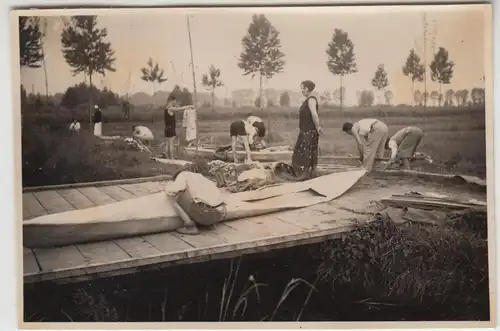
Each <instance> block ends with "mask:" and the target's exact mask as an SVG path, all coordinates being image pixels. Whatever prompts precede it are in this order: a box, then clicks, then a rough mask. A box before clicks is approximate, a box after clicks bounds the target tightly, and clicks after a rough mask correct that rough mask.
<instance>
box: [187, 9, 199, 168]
mask: <svg viewBox="0 0 500 331" xmlns="http://www.w3.org/2000/svg"><path fill="white" fill-rule="evenodd" d="M186 18H187V29H188V36H189V51H190V53H191V69H192V72H193V105H194V108H195V114H196V117H198V116H197V115H198V104H197V99H196V74H195V70H194V56H193V43H192V40H191V25H190V22H189V14H187V16H186ZM199 134H200V133H199V132H198V118H196V154H195V158H196V159H198V148H199V147H198V146H199V141H200V140H199V139H198V137H199Z"/></svg>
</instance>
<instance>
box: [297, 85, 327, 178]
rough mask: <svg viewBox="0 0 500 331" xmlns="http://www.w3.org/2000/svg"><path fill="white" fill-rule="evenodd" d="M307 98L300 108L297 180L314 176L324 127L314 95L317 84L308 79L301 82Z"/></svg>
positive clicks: (303, 92)
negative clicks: (320, 136)
mask: <svg viewBox="0 0 500 331" xmlns="http://www.w3.org/2000/svg"><path fill="white" fill-rule="evenodd" d="M300 87H301V92H302V95H303V96H304V97H305V98H306V99H305V100H304V102H303V103H302V105H301V106H300V110H299V130H300V132H299V136H298V137H297V142H296V144H295V148H294V151H293V157H292V166H293V171H294V175H295V177H296V178H295V179H296V180H306V179H309V178H311V177H312V175H313V172H314V170H315V169H316V166H317V165H318V148H319V135H320V134H321V133H322V132H323V129H322V128H321V127H320V125H319V117H318V100H317V99H316V97H314V96H312V95H311V93H312V92H313V91H314V88H315V87H316V85H315V84H314V83H313V82H312V81H310V80H306V81H303V82H302V83H301V84H300Z"/></svg>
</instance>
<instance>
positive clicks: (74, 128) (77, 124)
mask: <svg viewBox="0 0 500 331" xmlns="http://www.w3.org/2000/svg"><path fill="white" fill-rule="evenodd" d="M69 130H70V131H75V132H79V131H80V122H78V121H77V120H76V119H75V118H73V119H72V120H71V124H70V125H69Z"/></svg>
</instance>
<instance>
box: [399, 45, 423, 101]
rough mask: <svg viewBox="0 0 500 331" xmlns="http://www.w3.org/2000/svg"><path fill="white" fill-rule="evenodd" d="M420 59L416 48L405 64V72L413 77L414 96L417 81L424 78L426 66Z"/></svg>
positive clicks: (412, 91) (412, 89)
mask: <svg viewBox="0 0 500 331" xmlns="http://www.w3.org/2000/svg"><path fill="white" fill-rule="evenodd" d="M420 61H421V60H420V57H419V56H418V55H417V53H415V50H414V49H412V50H410V54H409V55H408V58H407V59H406V63H405V65H404V66H403V74H404V75H405V76H407V77H409V78H410V79H411V94H412V96H414V95H415V82H421V81H423V80H424V74H425V67H424V65H423V64H422V63H420Z"/></svg>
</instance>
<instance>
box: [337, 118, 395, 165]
mask: <svg viewBox="0 0 500 331" xmlns="http://www.w3.org/2000/svg"><path fill="white" fill-rule="evenodd" d="M342 131H344V132H345V133H347V134H349V135H351V136H353V137H354V139H355V140H356V145H357V147H358V151H359V156H360V160H361V162H362V163H363V167H364V168H365V169H366V170H367V171H368V172H371V171H372V168H373V163H374V162H375V158H380V159H381V158H383V157H384V152H385V143H386V141H387V136H388V135H389V129H388V128H387V125H385V123H384V122H382V121H380V120H377V119H375V118H365V119H362V120H359V121H357V122H356V123H354V124H352V123H349V122H346V123H344V125H343V126H342Z"/></svg>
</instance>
